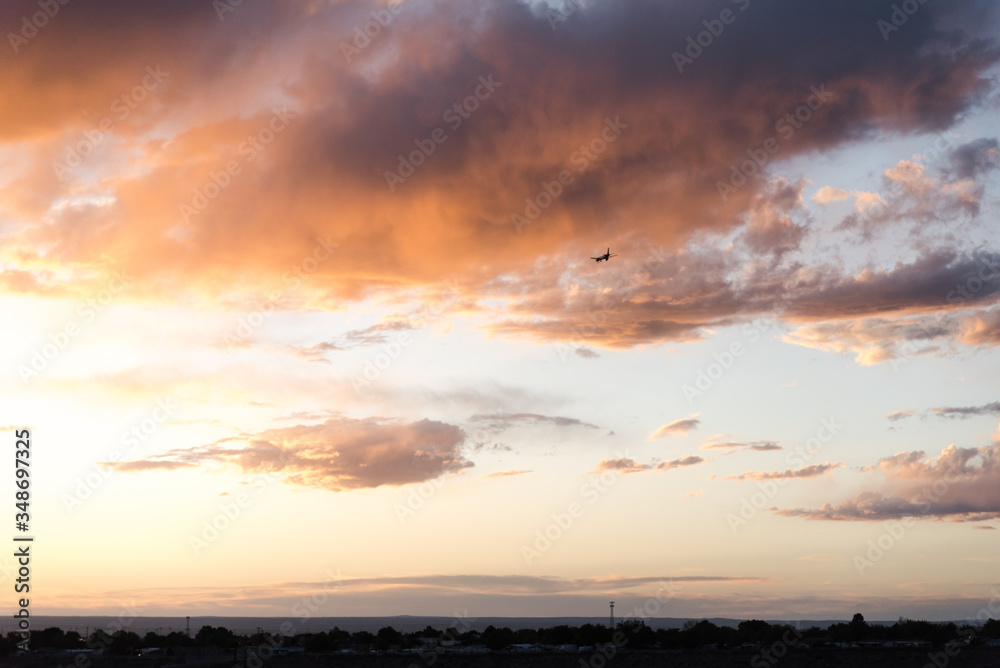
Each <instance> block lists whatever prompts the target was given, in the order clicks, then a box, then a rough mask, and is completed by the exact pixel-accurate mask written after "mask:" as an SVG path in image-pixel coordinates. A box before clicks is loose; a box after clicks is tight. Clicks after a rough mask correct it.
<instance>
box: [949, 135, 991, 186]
mask: <svg viewBox="0 0 1000 668" xmlns="http://www.w3.org/2000/svg"><path fill="white" fill-rule="evenodd" d="M949 158H950V160H951V165H950V166H951V168H952V169H953V170H954V172H955V176H957V177H958V178H961V179H971V178H975V177H977V176H979V175H980V174H985V173H986V172H990V171H992V170H994V169H997V168H998V167H1000V150H998V147H997V140H996V139H990V138H986V137H983V138H981V139H976V140H975V141H971V142H969V143H967V144H962V145H961V146H959V147H958V148H956V149H955V150H954V151H952V152H951V155H950V156H949Z"/></svg>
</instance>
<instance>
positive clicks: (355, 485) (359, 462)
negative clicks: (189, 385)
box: [104, 417, 473, 492]
mask: <svg viewBox="0 0 1000 668" xmlns="http://www.w3.org/2000/svg"><path fill="white" fill-rule="evenodd" d="M464 439H465V434H464V432H463V431H462V430H461V429H460V428H458V427H455V426H453V425H450V424H446V423H443V422H437V421H433V420H427V419H424V420H420V421H418V422H412V423H409V424H404V423H402V422H400V421H396V420H385V419H380V418H367V419H364V420H354V419H349V418H344V417H337V418H329V419H327V420H326V421H324V422H322V423H319V424H312V425H296V426H292V427H285V428H280V429H268V430H265V431H262V432H259V433H255V434H244V435H241V436H239V437H232V438H227V439H223V440H222V441H217V442H215V443H212V444H209V445H204V446H200V447H196V448H187V449H183V448H182V449H175V450H170V451H168V452H166V453H163V454H161V455H157V456H153V457H149V458H147V459H144V460H136V461H129V462H117V463H114V462H106V463H105V464H104V465H106V466H110V467H112V468H114V469H116V470H118V471H126V472H138V471H146V470H155V469H176V468H188V467H192V466H202V465H206V464H209V463H220V464H227V465H231V466H234V467H236V468H237V469H238V470H239V471H241V472H243V473H258V472H274V473H277V474H279V475H280V476H281V477H282V479H283V480H284V481H285V482H286V483H288V484H290V485H296V486H303V487H319V488H323V489H327V490H330V491H335V492H336V491H345V490H351V489H362V488H372V487H379V486H381V485H406V484H409V483H414V482H423V481H426V480H430V479H433V478H437V477H439V476H441V475H444V474H447V473H457V472H459V471H461V470H462V469H465V468H468V467H471V466H473V463H472V462H470V461H468V460H466V459H465V458H464V457H463V456H462V453H461V450H460V448H461V445H462V443H463V442H464ZM229 442H242V443H244V445H243V447H230V446H226V445H223V444H224V443H229Z"/></svg>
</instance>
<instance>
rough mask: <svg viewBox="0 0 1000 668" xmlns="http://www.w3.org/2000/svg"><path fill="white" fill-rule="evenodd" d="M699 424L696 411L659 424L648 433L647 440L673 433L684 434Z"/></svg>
mask: <svg viewBox="0 0 1000 668" xmlns="http://www.w3.org/2000/svg"><path fill="white" fill-rule="evenodd" d="M700 424H701V420H699V419H698V413H695V414H694V415H692V416H691V417H688V418H681V419H680V420H674V421H673V422H668V423H667V424H664V425H660V426H659V427H657V428H656V430H655V431H653V433H652V434H650V435H649V438H648V439H647V440H649V441H655V440H656V439H658V438H663V437H664V436H673V435H674V434H686V433H687V432H689V431H691V430H692V429H695V428H696V427H697V426H698V425H700Z"/></svg>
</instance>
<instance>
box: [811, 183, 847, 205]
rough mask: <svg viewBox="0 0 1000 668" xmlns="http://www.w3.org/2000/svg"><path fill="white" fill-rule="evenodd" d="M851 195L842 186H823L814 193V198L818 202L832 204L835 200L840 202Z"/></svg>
mask: <svg viewBox="0 0 1000 668" xmlns="http://www.w3.org/2000/svg"><path fill="white" fill-rule="evenodd" d="M848 197H850V195H848V193H847V191H846V190H841V189H840V188H834V187H833V186H823V187H822V188H820V189H819V190H817V191H816V194H815V195H813V197H812V200H813V201H814V202H816V203H817V204H831V203H833V202H839V201H841V200H845V199H847V198H848Z"/></svg>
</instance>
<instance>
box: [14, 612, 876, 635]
mask: <svg viewBox="0 0 1000 668" xmlns="http://www.w3.org/2000/svg"><path fill="white" fill-rule="evenodd" d="M620 619H621V618H616V621H620ZM692 619H693V620H694V621H700V620H702V619H706V618H705V617H656V618H647V619H645V620H644V621H645V622H646V624H647V625H648V626H650V627H652V628H654V629H660V628H664V629H672V628H682V627H683V626H684V623H685V622H687V621H689V620H692ZM707 619H708V621H710V622H712V623H713V624H716V625H717V626H731V627H733V628H735V627H736V626H737V625H738V624H739V623H740V622H741V621H743V620H742V619H730V618H726V617H708V618H707ZM116 620H117V617H111V616H108V617H102V616H44V615H39V616H33V617H32V618H31V621H32V628H33V629H35V630H40V629H44V628H48V627H51V626H55V627H58V628H60V629H62V630H63V631H70V630H75V631H78V632H79V633H80V634H84V633H86V632H87V630H88V629H89V630H90V631H94V630H96V629H98V628H107V627H108V625H109V624H111V623H112V622H115V621H116ZM285 621H289V622H291V623H292V624H293V625H294V631H293V633H318V632H320V631H329V630H330V629H332V628H333V627H334V626H339V627H340V628H341V629H343V630H345V631H349V632H351V633H353V632H355V631H370V632H372V633H375V632H377V631H378V630H379V629H380V628H382V627H383V626H391V627H393V628H394V629H396V630H397V631H401V632H404V633H407V632H411V631H419V630H421V629H424V628H426V627H427V626H431V627H433V628H435V629H439V630H442V631H443V630H444V629H446V628H448V627H449V626H455V627H456V628H459V629H460V630H463V631H465V630H469V629H475V630H477V631H482V630H483V629H485V628H486V627H487V626H490V625H493V626H495V627H497V628H500V627H504V626H507V627H510V628H511V629H515V630H516V629H523V628H531V629H537V628H546V627H552V626H559V625H562V624H565V625H567V626H582V625H583V624H603V625H605V626H606V625H607V623H608V618H607V617H480V618H478V619H474V618H469V619H466V620H464V623H463V622H460V621H459V620H456V619H455V618H454V617H424V616H410V615H399V616H395V617H314V618H311V619H306V620H303V619H300V618H297V617H294V616H292V617H191V633H192V635H193V634H195V633H197V632H198V629H200V628H201V627H202V626H224V627H226V628H227V629H229V630H231V631H234V632H235V633H238V634H250V633H253V632H255V631H256V630H257V629H258V628H260V629H262V630H264V631H270V632H277V631H278V629H279V627H280V626H281V623H282V622H285ZM764 621H766V622H769V623H771V624H792V625H795V624H798V626H799V627H800V628H808V627H810V626H818V627H820V628H826V627H827V626H829V625H830V624H837V623H841V622H847V621H849V620H847V619H822V620H812V619H806V620H798V621H795V620H773V619H766V620H764ZM185 623H186V622H185V619H184V618H183V617H137V618H136V619H135V621H133V622H132V623H131V624H130V625H129V626H128V627H127V629H128V630H129V631H134V632H135V633H138V634H140V635H143V634H145V633H146V632H147V631H155V632H157V633H160V634H164V635H165V634H167V633H170V632H171V631H183V630H184V628H185ZM894 623H895V620H893V621H889V622H877V621H875V622H869V624H886V625H890V626H891V625H892V624H894ZM14 626H15V624H14V623H12V622H11V621H0V633H3V634H6V633H8V632H9V631H13V630H15V628H14ZM113 628H117V625H116V626H115V627H113Z"/></svg>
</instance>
